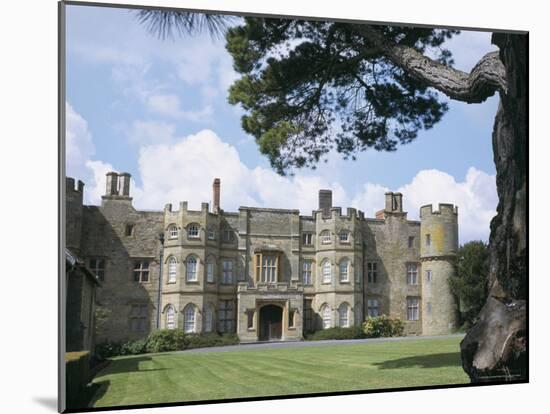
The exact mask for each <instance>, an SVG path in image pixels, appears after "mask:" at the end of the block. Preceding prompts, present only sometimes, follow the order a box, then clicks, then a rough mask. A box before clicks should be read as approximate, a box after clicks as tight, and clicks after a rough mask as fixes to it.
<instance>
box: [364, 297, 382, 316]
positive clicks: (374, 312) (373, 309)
mask: <svg viewBox="0 0 550 414" xmlns="http://www.w3.org/2000/svg"><path fill="white" fill-rule="evenodd" d="M367 315H368V316H370V317H376V316H379V315H380V301H379V299H378V298H377V297H376V298H375V297H367Z"/></svg>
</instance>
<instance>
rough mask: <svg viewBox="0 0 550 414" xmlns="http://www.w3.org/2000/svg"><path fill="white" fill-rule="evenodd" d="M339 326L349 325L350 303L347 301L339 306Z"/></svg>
mask: <svg viewBox="0 0 550 414" xmlns="http://www.w3.org/2000/svg"><path fill="white" fill-rule="evenodd" d="M338 326H340V327H342V328H347V327H349V305H348V304H347V303H345V302H344V303H342V304H341V305H340V306H339V307H338Z"/></svg>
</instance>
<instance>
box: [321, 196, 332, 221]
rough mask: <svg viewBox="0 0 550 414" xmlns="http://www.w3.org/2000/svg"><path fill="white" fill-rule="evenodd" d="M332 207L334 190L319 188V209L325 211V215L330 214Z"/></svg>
mask: <svg viewBox="0 0 550 414" xmlns="http://www.w3.org/2000/svg"><path fill="white" fill-rule="evenodd" d="M331 208H332V191H331V190H319V210H322V211H323V216H330V209H331Z"/></svg>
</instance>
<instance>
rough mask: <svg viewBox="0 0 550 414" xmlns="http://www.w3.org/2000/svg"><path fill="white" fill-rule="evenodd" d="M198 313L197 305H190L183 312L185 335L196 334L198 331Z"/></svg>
mask: <svg viewBox="0 0 550 414" xmlns="http://www.w3.org/2000/svg"><path fill="white" fill-rule="evenodd" d="M196 319H197V312H196V309H195V305H193V304H191V303H190V304H189V305H187V306H186V307H185V309H184V310H183V331H184V332H185V333H194V332H196V329H197V324H196Z"/></svg>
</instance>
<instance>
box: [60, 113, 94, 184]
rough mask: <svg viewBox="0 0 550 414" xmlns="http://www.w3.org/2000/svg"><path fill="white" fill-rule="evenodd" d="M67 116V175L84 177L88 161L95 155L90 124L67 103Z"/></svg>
mask: <svg viewBox="0 0 550 414" xmlns="http://www.w3.org/2000/svg"><path fill="white" fill-rule="evenodd" d="M65 116H66V125H65V126H66V128H65V135H66V141H65V145H66V147H65V148H66V173H67V175H68V176H82V175H83V168H84V164H85V162H86V160H88V159H90V157H91V156H92V155H94V153H95V147H94V144H93V142H92V135H91V134H90V131H89V130H88V123H87V122H86V120H85V119H84V118H82V116H80V114H78V113H77V112H76V111H75V110H74V109H73V107H72V106H71V105H70V104H69V103H68V102H67V103H66V104H65Z"/></svg>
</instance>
